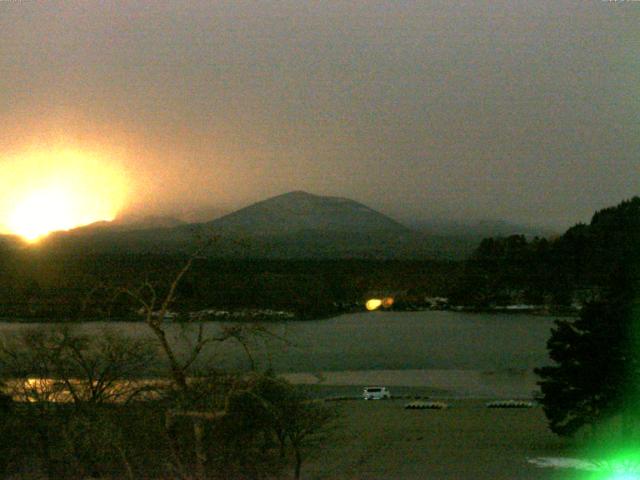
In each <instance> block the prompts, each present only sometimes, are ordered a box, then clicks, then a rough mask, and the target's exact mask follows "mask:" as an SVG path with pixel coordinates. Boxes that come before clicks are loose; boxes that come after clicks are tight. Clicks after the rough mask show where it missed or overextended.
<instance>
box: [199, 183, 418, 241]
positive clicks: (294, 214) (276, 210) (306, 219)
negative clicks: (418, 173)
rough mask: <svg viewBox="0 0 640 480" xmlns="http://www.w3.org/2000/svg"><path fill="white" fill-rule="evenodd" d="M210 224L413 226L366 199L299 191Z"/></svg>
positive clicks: (285, 228)
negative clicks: (405, 223) (375, 208)
mask: <svg viewBox="0 0 640 480" xmlns="http://www.w3.org/2000/svg"><path fill="white" fill-rule="evenodd" d="M206 226H208V227H211V228H212V229H214V230H216V231H218V232H221V233H225V232H238V233H249V234H256V235H277V234H286V235H290V234H292V233H298V232H308V231H321V232H359V233H364V232H396V233H398V234H404V233H408V232H409V229H408V228H407V227H405V226H403V225H401V224H400V223H398V222H396V221H395V220H393V219H391V218H389V217H387V216H386V215H383V214H382V213H380V212H376V211H375V210H373V209H371V208H369V207H367V206H366V205H363V204H362V203H359V202H356V201H354V200H350V199H348V198H341V197H324V196H320V195H312V194H310V193H306V192H302V191H296V192H289V193H285V194H283V195H278V196H277V197H272V198H269V199H267V200H263V201H261V202H258V203H254V204H253V205H249V206H248V207H245V208H242V209H240V210H238V211H236V212H233V213H231V214H229V215H225V216H224V217H221V218H219V219H217V220H214V221H212V222H209V223H208V224H206Z"/></svg>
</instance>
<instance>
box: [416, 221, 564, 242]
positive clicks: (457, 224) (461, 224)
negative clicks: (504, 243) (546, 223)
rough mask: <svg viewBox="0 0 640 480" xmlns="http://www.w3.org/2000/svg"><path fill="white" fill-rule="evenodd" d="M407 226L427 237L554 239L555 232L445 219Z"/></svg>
mask: <svg viewBox="0 0 640 480" xmlns="http://www.w3.org/2000/svg"><path fill="white" fill-rule="evenodd" d="M407 225H408V226H409V227H411V228H413V229H415V230H417V231H419V232H423V233H425V234H429V235H444V236H447V237H473V238H479V239H482V238H488V237H508V236H510V235H524V236H525V237H527V238H534V237H545V238H549V237H556V236H558V233H559V232H557V231H554V230H551V229H549V228H544V227H534V226H527V225H520V224H517V223H511V222H506V221H504V220H478V221H454V220H446V219H431V220H418V221H412V222H407Z"/></svg>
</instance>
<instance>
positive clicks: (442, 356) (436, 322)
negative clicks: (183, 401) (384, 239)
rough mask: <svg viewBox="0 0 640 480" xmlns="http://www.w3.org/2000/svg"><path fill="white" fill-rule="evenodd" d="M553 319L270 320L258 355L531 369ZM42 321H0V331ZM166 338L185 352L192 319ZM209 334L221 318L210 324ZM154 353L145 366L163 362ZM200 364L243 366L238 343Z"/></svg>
mask: <svg viewBox="0 0 640 480" xmlns="http://www.w3.org/2000/svg"><path fill="white" fill-rule="evenodd" d="M552 322H553V319H552V318H549V317H540V316H531V315H523V314H517V315H508V314H499V315H497V314H493V315H491V314H471V313H461V312H432V311H427V312H373V313H356V314H347V315H341V316H339V317H335V318H331V319H325V320H317V321H307V322H284V323H269V324H265V327H266V328H267V329H269V330H270V331H271V332H273V333H274V334H275V335H277V336H279V337H282V338H284V339H286V343H285V342H282V341H279V340H274V339H266V340H264V339H263V340H258V341H255V342H254V344H253V345H252V352H253V354H254V357H255V359H256V361H257V362H258V363H259V364H260V365H261V366H263V367H266V366H268V365H271V366H272V367H273V368H275V369H276V371H279V372H315V371H331V370H405V369H459V370H466V369H468V370H482V371H505V370H514V371H520V370H530V369H533V368H535V367H538V366H541V365H544V364H546V363H548V359H547V352H546V341H547V339H548V337H549V333H550V328H551V326H552ZM45 325H46V324H17V323H0V334H2V335H7V334H12V333H15V332H17V331H19V330H21V329H24V328H30V327H31V328H34V327H35V328H43V327H44V326H45ZM167 327H168V330H169V331H170V334H171V335H170V337H171V342H172V343H174V344H175V345H176V346H177V347H178V349H179V350H182V351H185V350H186V349H187V348H188V346H189V344H191V343H192V342H193V339H194V335H195V326H194V325H186V326H180V325H167ZM75 328H77V329H78V330H80V331H81V332H85V333H86V332H88V333H91V334H95V335H100V334H101V332H104V331H118V332H121V333H124V334H126V335H129V336H132V337H149V338H150V339H152V338H153V337H152V335H151V333H150V332H149V330H148V327H147V326H146V325H145V324H143V323H134V322H125V323H107V322H92V323H83V324H78V325H77V326H76V327H75ZM205 329H206V331H207V332H209V333H215V332H217V331H219V329H220V324H218V323H207V324H206V325H205ZM163 363H164V362H163V359H162V357H161V356H159V358H158V361H157V362H156V363H155V364H154V365H149V371H148V372H141V374H153V373H156V372H158V371H160V370H159V369H161V368H162V367H163ZM201 365H202V366H205V365H219V366H221V367H227V368H242V367H246V366H247V365H248V361H247V358H246V356H245V354H243V353H242V349H241V348H239V347H238V345H235V344H232V343H229V344H222V345H220V344H215V345H212V346H211V347H210V348H208V349H207V350H206V352H205V353H204V355H203V358H202V362H201Z"/></svg>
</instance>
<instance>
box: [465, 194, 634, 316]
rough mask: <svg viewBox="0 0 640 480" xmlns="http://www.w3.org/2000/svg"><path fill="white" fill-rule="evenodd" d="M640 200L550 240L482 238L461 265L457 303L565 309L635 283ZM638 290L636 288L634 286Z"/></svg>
mask: <svg viewBox="0 0 640 480" xmlns="http://www.w3.org/2000/svg"><path fill="white" fill-rule="evenodd" d="M639 246H640V197H634V198H632V199H630V200H627V201H624V202H622V203H620V204H619V205H617V206H614V207H610V208H606V209H604V210H601V211H599V212H596V213H595V214H594V215H593V218H592V219H591V222H590V223H589V224H588V225H585V224H578V225H575V226H574V227H571V228H570V229H569V230H567V231H566V232H565V233H564V234H563V235H562V236H560V237H557V238H555V239H553V240H550V241H549V240H546V239H534V240H527V238H525V236H523V235H512V236H509V237H501V238H486V239H484V240H483V241H482V242H481V243H480V245H479V246H478V248H477V249H476V250H475V252H474V253H473V255H472V257H471V259H470V260H469V261H468V262H467V268H466V274H465V276H464V280H463V282H461V284H460V285H459V288H458V292H457V293H458V295H457V297H458V299H457V300H458V302H459V303H464V304H467V305H469V304H477V305H489V304H496V303H497V304H500V303H505V304H506V303H514V302H525V303H538V304H539V303H549V302H552V303H555V304H569V303H571V302H582V301H584V300H588V299H593V298H597V296H598V295H599V294H600V292H602V291H603V289H607V288H609V287H610V286H611V285H612V283H613V282H617V281H620V278H626V279H627V280H628V281H635V282H639V283H640V247H639ZM637 286H638V287H640V284H639V285H637Z"/></svg>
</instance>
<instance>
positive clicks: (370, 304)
mask: <svg viewBox="0 0 640 480" xmlns="http://www.w3.org/2000/svg"><path fill="white" fill-rule="evenodd" d="M381 305H382V300H380V299H379V298H372V299H370V300H367V303H365V304H364V306H365V307H366V309H367V310H369V311H372V310H377V309H378V308H380V306H381Z"/></svg>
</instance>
